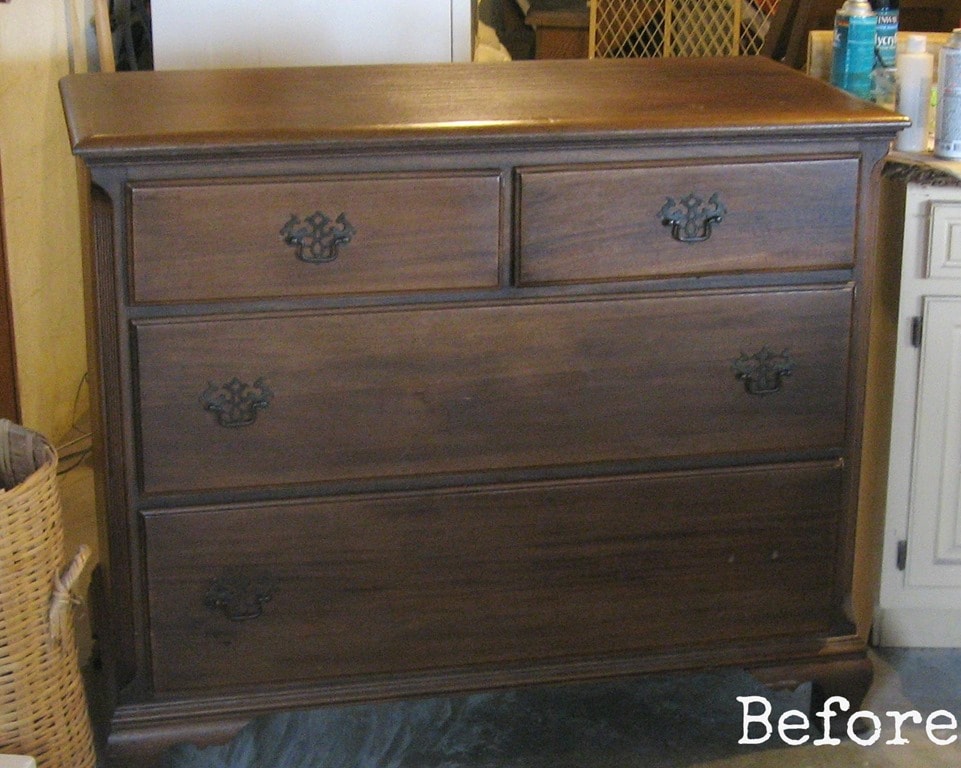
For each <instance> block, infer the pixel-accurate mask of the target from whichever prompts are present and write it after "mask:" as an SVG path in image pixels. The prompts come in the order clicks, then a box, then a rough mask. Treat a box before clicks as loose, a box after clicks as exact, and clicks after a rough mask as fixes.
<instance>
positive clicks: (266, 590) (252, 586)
mask: <svg viewBox="0 0 961 768" xmlns="http://www.w3.org/2000/svg"><path fill="white" fill-rule="evenodd" d="M275 589H276V584H275V582H274V579H273V578H272V577H271V576H269V575H266V574H256V575H253V576H251V575H248V574H245V573H240V572H227V573H224V574H223V575H222V576H221V577H220V578H219V579H215V580H214V582H213V583H212V584H211V585H210V589H208V590H207V594H206V595H205V596H204V606H206V607H207V608H209V609H210V610H212V611H221V612H222V613H223V614H224V616H226V617H227V618H228V619H230V620H231V621H249V620H250V619H256V618H258V617H259V616H262V615H263V613H264V605H265V604H267V603H269V602H270V601H271V600H272V599H273V597H274V591H275Z"/></svg>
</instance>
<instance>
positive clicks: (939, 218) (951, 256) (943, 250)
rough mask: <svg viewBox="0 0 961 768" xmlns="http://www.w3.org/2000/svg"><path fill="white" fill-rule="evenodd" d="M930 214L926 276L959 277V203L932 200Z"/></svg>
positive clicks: (960, 210) (960, 269)
mask: <svg viewBox="0 0 961 768" xmlns="http://www.w3.org/2000/svg"><path fill="white" fill-rule="evenodd" d="M930 216H931V237H930V240H929V241H928V258H927V276H928V277H934V278H939V277H946V278H953V279H957V278H961V205H958V204H957V203H951V202H947V201H936V202H932V203H931V213H930Z"/></svg>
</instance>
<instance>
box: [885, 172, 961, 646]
mask: <svg viewBox="0 0 961 768" xmlns="http://www.w3.org/2000/svg"><path fill="white" fill-rule="evenodd" d="M959 170H961V166H959ZM901 256H902V264H901V284H900V291H899V298H898V309H897V312H898V318H897V329H898V330H897V340H896V344H895V349H894V352H895V375H894V389H893V398H892V399H893V405H892V409H891V439H890V457H889V461H888V482H887V501H886V518H885V525H884V551H883V555H882V561H881V589H880V595H879V601H878V609H877V611H876V612H875V622H874V633H875V634H874V637H875V640H876V641H877V642H878V643H879V644H881V645H887V646H916V647H924V646H928V647H961V188H959V187H950V186H947V187H938V186H925V185H921V184H909V185H908V188H907V194H906V200H905V207H904V236H903V250H902V253H901ZM919 321H920V322H919ZM919 336H920V343H919V342H918V337H919Z"/></svg>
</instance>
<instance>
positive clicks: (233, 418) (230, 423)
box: [200, 376, 274, 427]
mask: <svg viewBox="0 0 961 768" xmlns="http://www.w3.org/2000/svg"><path fill="white" fill-rule="evenodd" d="M273 398H274V393H273V392H271V391H270V387H268V386H267V382H266V381H264V379H263V377H261V378H259V379H257V381H255V382H254V383H253V385H250V384H245V383H244V382H242V381H241V380H240V379H238V378H237V377H236V376H234V377H233V378H232V379H231V380H230V381H228V382H226V383H224V384H215V383H213V382H212V381H208V382H207V388H206V389H205V390H204V391H203V392H202V393H201V395H200V404H201V405H202V406H203V408H204V410H205V411H210V412H211V413H215V414H216V415H217V423H218V424H220V426H222V427H246V426H247V425H249V424H253V423H254V422H255V421H256V420H257V412H258V411H262V410H264V409H266V408H267V406H268V405H270V401H271V400H273Z"/></svg>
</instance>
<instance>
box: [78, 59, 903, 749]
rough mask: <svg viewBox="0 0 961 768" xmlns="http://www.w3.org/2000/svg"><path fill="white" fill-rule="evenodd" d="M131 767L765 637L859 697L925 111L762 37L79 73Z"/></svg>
mask: <svg viewBox="0 0 961 768" xmlns="http://www.w3.org/2000/svg"><path fill="white" fill-rule="evenodd" d="M62 92H63V97H64V103H65V109H66V115H67V121H68V124H69V129H70V136H71V140H72V143H73V148H74V150H75V152H76V154H77V155H79V156H80V157H81V158H82V160H83V163H84V166H85V168H86V169H87V171H88V172H89V177H86V176H85V179H86V180H88V181H89V186H88V187H87V189H88V191H89V211H90V216H91V226H90V234H91V237H90V240H91V242H90V247H89V249H88V253H89V258H88V264H87V269H88V288H89V302H90V303H89V306H90V315H89V327H90V353H91V369H92V370H91V373H92V380H93V382H94V392H95V409H96V424H97V427H98V430H97V431H98V434H99V440H98V443H97V445H98V452H97V456H98V467H99V475H98V476H99V483H100V496H101V501H102V510H101V513H102V523H103V526H102V528H103V536H104V542H103V550H102V551H103V552H104V553H105V562H104V564H103V577H104V579H103V581H104V593H105V600H104V610H103V611H102V613H103V616H102V619H101V624H102V626H101V628H100V637H101V641H102V644H103V646H104V647H103V652H104V656H105V666H106V669H107V671H108V676H109V677H110V679H111V683H110V690H111V691H112V698H113V702H112V707H111V714H110V718H109V720H110V722H109V724H110V738H109V748H108V752H109V756H110V758H111V760H112V762H113V764H114V765H131V766H133V765H137V766H144V765H148V764H149V761H150V760H151V759H152V757H153V756H154V755H155V754H156V752H157V751H158V750H159V749H161V748H163V747H165V746H166V745H168V744H170V743H173V742H176V741H179V740H192V741H199V742H208V741H212V740H216V739H221V738H226V737H227V736H228V735H229V734H230V733H232V732H233V731H234V730H235V729H236V728H238V727H239V726H240V725H241V724H242V723H243V722H245V721H246V720H247V719H249V718H250V717H251V716H252V715H255V714H258V713H263V712H267V711H271V710H276V709H280V708H290V707H298V708H304V707H309V706H316V705H320V704H324V703H330V702H337V701H349V700H367V699H373V698H376V697H385V696H393V697H396V696H408V695H415V694H422V693H438V692H444V691H462V690H470V689H480V688H489V687H495V686H509V685H520V684H530V683H539V682H549V681H558V680H573V679H587V678H598V677H605V676H613V675H624V674H638V673H643V672H648V671H653V670H668V669H693V668H703V667H707V666H716V665H739V666H743V667H745V668H749V669H752V670H756V671H757V674H758V675H759V676H760V677H761V678H762V679H764V680H766V681H769V682H772V683H784V682H787V683H790V682H797V681H801V680H814V681H815V683H816V686H815V690H816V692H817V693H818V694H819V695H820V694H823V693H829V692H839V691H847V692H849V694H848V695H849V696H850V697H853V698H854V699H857V698H859V697H860V696H861V695H863V693H864V691H865V689H866V686H867V685H868V682H869V680H870V665H869V664H868V663H867V661H866V659H865V653H864V644H863V642H862V641H861V640H860V639H859V638H858V637H857V636H856V634H855V631H854V627H853V626H852V624H851V623H850V621H849V620H848V619H847V617H846V615H845V612H844V605H845V601H846V599H847V598H848V596H849V592H850V584H851V574H852V567H853V559H854V535H855V531H854V527H855V512H856V504H857V491H858V480H859V472H860V468H859V454H860V438H861V427H862V403H863V394H864V393H863V385H864V380H865V359H866V354H867V334H866V321H867V319H868V313H869V305H870V302H871V293H872V285H871V277H872V263H873V262H872V260H873V250H874V230H875V221H874V209H875V199H874V198H875V183H874V180H873V173H874V169H875V166H876V165H877V164H878V162H879V160H880V158H881V157H882V156H883V154H884V152H885V151H886V149H887V146H888V143H889V141H890V139H891V138H892V136H893V135H894V133H895V131H896V130H897V129H898V128H899V127H900V126H901V125H902V124H903V122H902V119H901V118H900V117H898V116H896V115H894V114H892V113H889V112H885V111H882V110H879V109H876V108H874V107H873V106H871V105H869V104H867V103H864V102H860V101H857V100H854V99H852V98H849V97H848V96H846V95H844V94H843V93H841V92H840V91H837V90H835V89H832V88H830V87H829V86H827V85H824V84H822V83H819V82H816V81H814V80H811V79H808V78H807V77H805V76H803V75H801V74H799V73H797V72H794V71H791V70H788V69H786V68H783V67H781V66H780V65H777V64H774V63H772V62H770V61H766V60H759V59H749V58H743V59H726V60H714V61H711V60H680V59H675V60H648V61H638V60H630V61H629V60H620V61H534V62H517V63H514V64H508V65H504V64H499V65H490V66H486V65H456V64H452V65H434V66H431V65H425V66H416V65H411V66H396V67H372V68H362V67H355V68H343V69H340V68H322V69H298V70H283V69H274V70H246V71H220V72H216V71H207V72H164V73H157V72H148V73H124V74H116V75H80V76H72V77H68V78H67V79H65V80H64V81H63V84H62Z"/></svg>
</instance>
